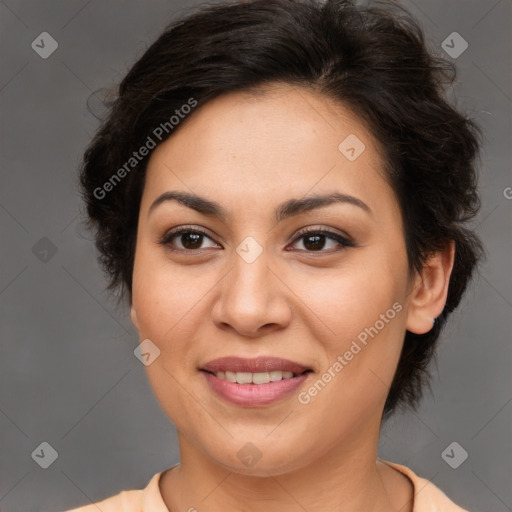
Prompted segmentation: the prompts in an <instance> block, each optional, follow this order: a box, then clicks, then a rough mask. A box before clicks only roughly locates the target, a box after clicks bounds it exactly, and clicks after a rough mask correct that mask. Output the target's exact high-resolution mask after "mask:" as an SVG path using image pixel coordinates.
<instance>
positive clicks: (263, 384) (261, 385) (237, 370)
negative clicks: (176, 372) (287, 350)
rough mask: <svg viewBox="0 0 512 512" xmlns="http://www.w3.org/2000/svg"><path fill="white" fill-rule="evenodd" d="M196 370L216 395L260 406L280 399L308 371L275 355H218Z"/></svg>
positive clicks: (244, 404)
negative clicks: (248, 356)
mask: <svg viewBox="0 0 512 512" xmlns="http://www.w3.org/2000/svg"><path fill="white" fill-rule="evenodd" d="M200 370H201V372H202V373H203V375H204V377H205V380H206V382H207V383H208V386H209V388H210V389H211V390H212V391H213V392H214V393H215V394H216V395H217V396H218V397H219V398H221V399H223V400H224V401H227V402H229V403H231V404H234V405H237V406H241V407H264V406H269V405H271V404H272V403H274V402H276V401H280V400H283V399H285V398H286V397H288V396H290V395H291V394H292V393H293V392H294V391H296V390H297V389H298V388H299V387H300V386H301V385H302V384H303V383H304V382H305V381H306V380H307V379H308V377H309V373H311V372H312V370H311V368H307V367H306V366H304V365H302V364H299V363H296V362H294V361H289V360H288V359H280V358H278V357H257V358H254V359H245V358H241V357H222V358H220V359H215V360H213V361H210V362H208V363H206V364H205V365H204V366H203V367H202V368H200Z"/></svg>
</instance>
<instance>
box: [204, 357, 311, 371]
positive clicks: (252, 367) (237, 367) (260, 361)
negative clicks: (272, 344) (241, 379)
mask: <svg viewBox="0 0 512 512" xmlns="http://www.w3.org/2000/svg"><path fill="white" fill-rule="evenodd" d="M201 369H202V370H204V371H207V372H209V373H217V372H226V371H228V372H234V373H236V372H247V373H260V372H271V371H282V372H291V373H293V374H294V375H300V374H301V373H304V372H305V371H308V370H311V369H310V368H308V367H307V366H304V365H302V364H299V363H296V362H294V361H289V360H288V359H281V358H279V357H257V358H254V359H247V358H243V357H221V358H219V359H214V360H213V361H210V362H208V363H206V364H205V365H204V366H203V367H202V368H201Z"/></svg>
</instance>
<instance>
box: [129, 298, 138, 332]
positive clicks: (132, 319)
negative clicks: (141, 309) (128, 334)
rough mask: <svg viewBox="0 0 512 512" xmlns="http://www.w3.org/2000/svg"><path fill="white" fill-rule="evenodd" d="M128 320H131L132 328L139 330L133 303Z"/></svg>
mask: <svg viewBox="0 0 512 512" xmlns="http://www.w3.org/2000/svg"><path fill="white" fill-rule="evenodd" d="M130 319H131V321H132V324H133V325H134V327H135V328H136V329H137V330H138V329H139V320H138V319H137V311H136V310H135V306H134V305H133V303H132V305H131V308H130Z"/></svg>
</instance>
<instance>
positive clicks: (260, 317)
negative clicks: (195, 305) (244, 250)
mask: <svg viewBox="0 0 512 512" xmlns="http://www.w3.org/2000/svg"><path fill="white" fill-rule="evenodd" d="M270 260H271V258H270V257H268V255H267V253H266V252H265V251H263V253H262V254H260V255H259V256H258V258H256V260H254V261H252V262H250V263H249V262H247V261H246V260H244V259H243V258H242V257H241V256H239V254H238V253H233V267H232V269H231V270H230V271H229V272H228V274H227V275H226V277H225V278H224V279H222V281H221V282H220V283H219V285H220V289H219V292H218V293H219V294H218V297H217V300H216V302H215V304H214V306H213V310H212V317H213V321H214V322H215V324H216V325H217V327H219V328H220V329H223V330H233V331H234V332H236V333H237V334H238V335H239V336H244V337H249V338H251V337H259V336H262V334H267V333H270V332H273V331H276V330H280V329H283V328H285V327H286V326H287V325H289V323H290V321H291V318H292V307H291V296H292V294H291V292H290V290H289V288H287V286H286V284H285V279H283V277H284V276H281V275H280V272H279V266H278V265H276V264H273V262H272V261H270ZM281 273H282V272H281Z"/></svg>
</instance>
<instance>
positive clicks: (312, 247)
mask: <svg viewBox="0 0 512 512" xmlns="http://www.w3.org/2000/svg"><path fill="white" fill-rule="evenodd" d="M299 235H300V236H298V237H297V238H296V239H295V240H294V244H295V243H297V242H299V241H302V243H303V246H304V247H305V250H306V252H331V251H324V250H323V249H324V248H325V246H326V244H327V245H328V243H329V241H331V243H332V242H335V243H334V246H333V247H334V249H335V248H336V245H341V246H342V247H353V246H354V244H353V243H352V242H351V241H350V240H348V239H347V238H344V237H342V236H341V235H339V234H337V233H334V232H332V231H327V230H323V229H320V230H319V229H309V230H305V231H302V232H301V233H299ZM328 249H329V247H328Z"/></svg>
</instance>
